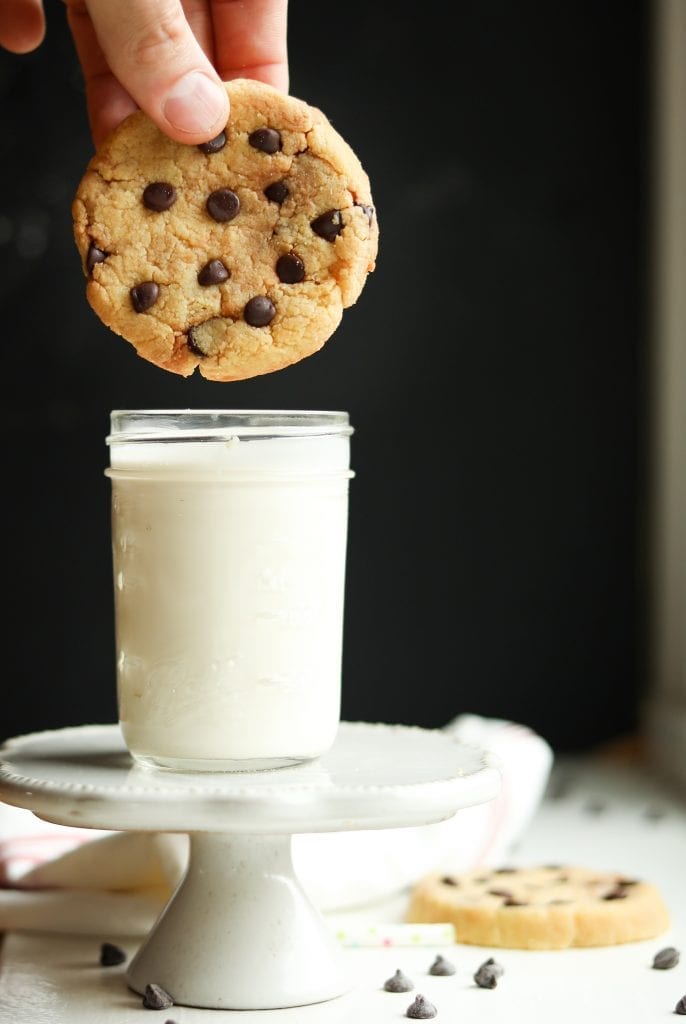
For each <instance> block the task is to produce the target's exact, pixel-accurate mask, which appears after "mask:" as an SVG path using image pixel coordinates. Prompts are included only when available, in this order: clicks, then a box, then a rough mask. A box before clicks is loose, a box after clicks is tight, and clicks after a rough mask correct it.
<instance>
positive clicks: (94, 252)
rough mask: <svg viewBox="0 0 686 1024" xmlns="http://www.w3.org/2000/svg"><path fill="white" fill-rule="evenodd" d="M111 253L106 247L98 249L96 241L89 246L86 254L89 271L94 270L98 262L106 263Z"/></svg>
mask: <svg viewBox="0 0 686 1024" xmlns="http://www.w3.org/2000/svg"><path fill="white" fill-rule="evenodd" d="M108 255H109V253H106V252H105V251H104V249H98V247H97V245H96V244H95V243H94V242H91V244H90V245H89V246H88V252H87V254H86V269H87V270H88V273H89V274H91V273H92V272H93V267H94V266H95V264H96V263H104V262H105V260H106V259H107V257H108Z"/></svg>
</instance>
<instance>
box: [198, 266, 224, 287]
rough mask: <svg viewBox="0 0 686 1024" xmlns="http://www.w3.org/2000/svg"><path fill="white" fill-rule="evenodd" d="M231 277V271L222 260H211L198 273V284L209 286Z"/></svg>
mask: <svg viewBox="0 0 686 1024" xmlns="http://www.w3.org/2000/svg"><path fill="white" fill-rule="evenodd" d="M230 277H231V272H230V271H229V270H227V269H226V267H225V266H224V264H223V263H222V261H221V260H210V262H209V263H206V264H205V266H204V267H203V268H202V270H201V271H200V273H199V274H198V284H201V285H202V286H203V287H204V288H207V287H208V285H211V284H221V283H222V281H228V280H229V278H230Z"/></svg>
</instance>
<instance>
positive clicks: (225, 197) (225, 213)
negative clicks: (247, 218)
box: [205, 188, 241, 224]
mask: <svg viewBox="0 0 686 1024" xmlns="http://www.w3.org/2000/svg"><path fill="white" fill-rule="evenodd" d="M205 206H206V207H207V212H208V213H209V215H210V217H212V219H213V220H216V221H218V222H219V223H220V224H225V223H226V222H227V221H230V220H233V219H234V217H237V216H238V213H239V211H240V208H241V201H240V199H239V198H238V196H237V195H236V193H235V192H232V191H231V189H230V188H218V189H216V190H215V191H214V192H211V193H210V194H209V196H208V197H207V202H206V203H205Z"/></svg>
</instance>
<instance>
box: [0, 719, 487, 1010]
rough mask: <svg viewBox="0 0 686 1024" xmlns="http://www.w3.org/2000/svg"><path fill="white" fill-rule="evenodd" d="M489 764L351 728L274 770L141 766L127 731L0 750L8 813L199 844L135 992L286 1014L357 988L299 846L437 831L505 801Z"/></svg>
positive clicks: (477, 756)
mask: <svg viewBox="0 0 686 1024" xmlns="http://www.w3.org/2000/svg"><path fill="white" fill-rule="evenodd" d="M499 787H500V774H499V771H498V768H497V762H496V759H495V758H494V757H493V756H492V755H491V754H489V753H487V752H485V751H483V750H481V749H478V748H475V747H471V746H467V745H465V744H462V743H459V742H458V741H456V740H454V739H452V738H450V737H449V736H448V735H447V734H445V733H443V732H440V731H438V730H428V729H420V728H414V727H408V726H398V725H393V726H389V725H383V724H369V723H349V722H343V723H341V727H340V730H339V733H338V737H337V740H336V743H335V744H334V746H333V748H332V749H331V750H330V751H329V753H328V754H326V755H324V756H323V757H321V758H319V759H317V760H313V761H309V762H307V763H303V764H300V765H294V766H292V767H288V768H279V769H275V770H272V771H263V772H251V773H241V774H234V773H221V774H180V773H177V772H169V771H159V770H151V769H145V768H140V767H138V766H136V765H134V763H133V762H132V760H131V758H130V756H129V754H128V752H127V750H126V748H125V746H124V743H123V740H122V738H121V733H120V730H119V728H118V726H116V725H89V726H81V727H77V728H70V729H59V730H54V731H50V732H41V733H33V734H30V735H26V736H19V737H16V738H15V739H12V740H10V741H8V743H7V744H6V745H5V746H4V747H3V748H2V750H0V799H2V800H4V801H5V802H7V803H10V804H15V805H17V806H19V807H25V808H29V809H30V810H31V811H33V813H34V814H36V815H37V816H38V817H40V818H44V819H45V820H47V821H52V822H57V823H58V824H65V825H76V826H80V827H86V828H97V829H108V830H120V829H121V830H132V831H157V832H188V833H190V858H189V864H188V869H187V872H186V875H185V877H184V879H183V881H182V882H181V883H180V884H179V886H178V888H177V889H176V892H175V893H174V894H173V896H172V897H171V899H170V901H169V903H168V904H167V906H166V907H165V909H164V910H163V911H162V913H161V915H160V917H159V918H158V920H157V922H156V924H155V925H154V926H153V928H152V930H151V932H150V934H149V936H148V937H147V938H146V939H145V941H144V942H143V943H142V945H141V947H140V948H139V950H138V952H137V953H136V955H135V956H134V958H133V959H132V961H131V964H130V966H129V968H128V972H127V981H128V984H129V985H130V987H131V988H132V989H133V990H134V991H136V992H139V993H143V992H144V990H145V987H146V985H147V984H149V983H152V982H154V983H156V984H158V985H161V986H162V988H164V989H165V990H166V991H168V992H169V994H170V995H171V996H172V998H173V999H174V1002H175V1003H176V1004H179V1005H184V1006H197V1007H208V1008H216V1009H220V1008H221V1009H234V1010H255V1009H277V1008H282V1007H290V1006H302V1005H304V1004H308V1003H316V1002H320V1001H322V1000H325V999H331V998H333V997H334V996H338V995H341V994H342V993H343V992H346V991H348V989H349V988H350V987H351V984H350V982H349V980H348V979H347V977H346V975H345V972H344V971H343V969H342V966H341V954H340V949H339V946H338V944H337V942H336V940H335V938H334V937H333V935H332V934H331V931H330V930H329V928H328V927H327V925H326V922H325V921H324V919H323V918H322V916H321V915H320V913H319V911H318V910H317V909H316V908H315V907H314V906H313V905H312V903H311V901H310V899H309V898H308V896H307V895H306V893H305V892H304V890H303V889H302V887H301V886H300V884H299V882H298V880H297V878H296V876H295V873H294V870H293V863H292V860H291V837H292V835H294V834H297V833H307V832H337V831H349V830H350V831H351V830H357V829H370V828H371V829H381V828H401V827H405V826H413V825H423V824H429V823H431V822H438V821H442V820H444V819H446V818H449V817H451V816H452V815H453V814H455V812H456V811H458V810H459V809H460V808H462V807H468V806H471V805H473V804H478V803H483V802H485V801H487V800H490V799H491V798H492V797H494V796H495V795H496V793H497V792H498V790H499Z"/></svg>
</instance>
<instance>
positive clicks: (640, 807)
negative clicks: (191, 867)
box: [0, 759, 686, 1024]
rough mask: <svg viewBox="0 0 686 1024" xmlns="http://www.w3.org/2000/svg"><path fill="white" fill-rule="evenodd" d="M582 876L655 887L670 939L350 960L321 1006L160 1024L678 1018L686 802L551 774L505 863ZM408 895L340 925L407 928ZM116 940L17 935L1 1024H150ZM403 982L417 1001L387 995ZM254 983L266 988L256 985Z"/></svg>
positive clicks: (402, 952)
mask: <svg viewBox="0 0 686 1024" xmlns="http://www.w3.org/2000/svg"><path fill="white" fill-rule="evenodd" d="M549 862H557V863H559V862H567V863H579V864H586V865H589V866H595V867H598V868H599V869H607V870H617V871H621V872H622V873H624V874H630V875H636V876H641V877H644V878H646V879H648V880H650V881H653V882H655V883H656V884H657V885H658V887H659V888H660V890H661V892H662V894H663V896H664V899H665V901H666V903H667V905H668V907H669V909H670V912H671V915H672V928H671V929H670V931H669V932H667V933H665V934H664V935H662V936H659V937H658V938H657V939H654V940H651V941H648V942H640V943H631V944H627V945H625V946H619V947H608V948H603V949H579V950H564V951H551V952H531V951H524V950H494V949H490V948H489V949H481V948H479V947H475V946H466V945H454V946H451V947H446V946H442V947H437V948H429V947H416V948H411V947H394V948H386V949H384V948H357V949H355V948H346V949H345V957H346V959H347V960H348V962H349V964H350V968H351V970H352V972H353V976H354V978H355V988H354V989H353V991H352V992H350V993H349V994H347V995H344V996H342V997H340V998H338V999H334V1000H331V1001H329V1002H327V1003H321V1004H318V1005H314V1006H306V1007H300V1008H294V1009H289V1010H273V1011H219V1010H196V1009H190V1008H187V1007H173V1008H172V1009H170V1010H163V1011H159V1012H160V1013H161V1016H158V1017H157V1018H156V1019H157V1020H159V1021H160V1024H166V1021H168V1020H173V1021H176V1022H177V1024H214V1022H217V1024H222V1022H227V1021H229V1020H231V1021H240V1022H241V1024H243V1022H245V1024H267V1022H269V1024H272V1022H273V1024H287V1022H288V1024H295V1022H302V1024H310V1022H312V1024H334V1022H335V1024H386V1022H388V1024H390V1022H392V1021H395V1022H398V1021H400V1020H404V1019H407V1018H406V1017H405V1011H406V1009H407V1006H408V1005H409V1004H410V1002H411V1001H412V999H413V997H414V995H415V994H416V993H418V992H420V993H422V994H424V995H425V996H426V997H427V998H429V999H430V1000H431V1001H432V1002H433V1003H434V1004H435V1005H436V1007H437V1009H438V1016H437V1017H436V1018H435V1019H436V1020H437V1021H439V1022H440V1021H446V1022H448V1021H450V1022H459V1024H477V1022H478V1024H491V1022H498V1024H500V1022H502V1024H505V1022H507V1024H511V1022H515V1024H518V1022H521V1024H539V1022H540V1024H544V1022H545V1024H601V1022H602V1024H605V1022H607V1024H615V1022H616V1024H650V1022H653V1021H655V1022H659V1021H663V1022H666V1021H668V1020H676V1019H678V1018H677V1017H675V1015H674V1007H675V1005H676V1003H677V1001H678V1000H679V999H680V998H681V997H682V996H684V995H686V800H684V799H682V798H681V797H678V796H677V795H674V794H671V793H670V792H668V791H667V790H666V789H664V787H662V786H661V785H660V783H659V782H658V781H657V780H656V779H654V778H653V777H652V776H651V774H650V773H649V772H648V771H646V770H645V769H644V768H642V767H640V766H638V767H636V766H634V765H622V764H618V763H612V762H605V761H597V760H591V759H579V760H576V759H565V760H560V761H558V763H557V764H556V766H555V768H554V770H553V773H552V776H551V780H550V785H549V787H548V793H547V795H546V799H545V800H544V802H543V803H542V805H541V807H540V809H539V811H538V813H537V815H536V817H535V819H534V821H533V823H532V824H531V826H530V827H529V829H528V831H527V834H526V836H525V837H524V838H523V840H522V841H521V842H520V844H519V846H518V848H517V849H515V850H513V851H512V855H511V857H510V858H509V863H510V864H514V865H517V864H521V865H526V864H533V863H549ZM406 899H407V896H406V894H399V896H398V897H397V898H394V899H392V900H390V901H386V902H385V903H384V904H383V905H377V906H375V907H370V908H367V909H366V910H363V911H357V912H355V913H348V914H346V915H338V916H337V918H336V919H335V920H334V919H332V920H331V923H332V926H334V925H336V924H338V923H341V922H344V923H346V924H348V925H353V924H355V923H370V922H372V923H380V922H390V921H399V920H401V918H402V913H403V909H404V907H405V903H406ZM101 940H102V941H106V940H107V941H116V942H118V943H119V944H120V945H122V946H123V947H124V948H125V949H126V950H127V952H128V953H130V954H132V953H133V952H134V951H135V949H136V947H137V944H138V942H139V939H137V938H136V939H132V938H128V939H127V937H126V936H113V935H110V934H109V933H108V932H107V929H106V922H104V923H103V934H102V936H101V937H99V938H98V939H94V938H93V937H85V938H84V937H70V936H66V935H65V936H60V935H55V934H50V935H40V934H38V933H28V932H27V933H21V934H20V933H13V934H9V935H7V936H6V937H5V941H4V947H3V955H2V971H1V974H0V1024H29V1022H30V1024H48V1022H49V1024H81V1022H83V1024H85V1022H86V1021H88V1024H128V1022H133V1021H135V1020H148V1021H149V1017H147V1016H146V1015H148V1014H150V1013H151V1012H153V1013H154V1012H156V1011H149V1010H146V1009H144V1008H143V1007H142V1005H141V999H140V996H137V995H136V994H135V993H132V992H130V991H129V990H128V989H127V988H126V985H125V983H124V980H123V971H124V967H112V968H101V967H100V966H99V963H98V956H99V943H100V941H101ZM667 945H672V946H676V947H677V948H678V949H679V950H681V952H682V961H681V962H680V964H679V965H678V966H677V967H676V968H674V969H673V970H668V971H657V970H653V969H652V968H651V963H652V958H653V955H654V954H655V952H657V951H658V950H659V949H661V948H663V947H664V946H667ZM439 952H440V953H442V954H443V955H444V956H446V957H448V958H449V959H451V960H452V961H453V962H454V963H455V965H456V967H457V972H456V974H455V975H453V976H452V977H433V976H430V975H428V973H427V971H428V967H429V965H430V964H431V962H432V960H433V959H434V957H435V956H436V954H437V953H439ZM488 956H495V957H496V959H497V960H498V961H499V962H500V963H501V964H502V965H503V966H504V968H505V974H504V975H503V977H502V978H501V980H500V982H499V984H498V987H497V988H496V989H494V990H487V989H479V988H478V987H476V986H475V985H474V983H473V980H472V974H473V972H474V970H475V969H476V967H478V965H479V964H480V963H481V962H482V961H483V960H484V959H486V958H487V957H488ZM398 968H400V969H402V970H403V971H404V972H405V973H406V974H407V975H409V976H410V977H411V978H412V980H413V981H414V983H415V990H414V992H413V993H406V994H391V993H387V992H385V991H383V989H382V986H383V982H384V981H385V979H386V978H388V977H390V976H391V975H392V974H393V973H394V972H395V970H396V969H398ZM255 984H256V985H259V984H260V979H259V977H256V978H255Z"/></svg>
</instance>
